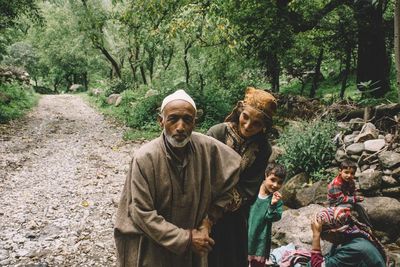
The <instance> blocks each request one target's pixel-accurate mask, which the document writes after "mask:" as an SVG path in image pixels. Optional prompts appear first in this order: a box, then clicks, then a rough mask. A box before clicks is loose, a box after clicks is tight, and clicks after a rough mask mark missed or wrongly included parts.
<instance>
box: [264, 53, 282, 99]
mask: <svg viewBox="0 0 400 267" xmlns="http://www.w3.org/2000/svg"><path fill="white" fill-rule="evenodd" d="M266 68H267V77H268V79H269V81H270V83H271V87H272V88H271V89H272V91H273V92H279V75H280V63H279V60H278V55H277V53H276V52H267V55H266Z"/></svg>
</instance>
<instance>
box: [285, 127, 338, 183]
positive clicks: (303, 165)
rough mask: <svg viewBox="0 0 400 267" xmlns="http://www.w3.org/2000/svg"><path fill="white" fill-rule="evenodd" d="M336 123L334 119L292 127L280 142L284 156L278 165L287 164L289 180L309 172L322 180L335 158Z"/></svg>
mask: <svg viewBox="0 0 400 267" xmlns="http://www.w3.org/2000/svg"><path fill="white" fill-rule="evenodd" d="M335 129H336V123H335V122H334V121H332V120H324V121H316V122H302V123H300V125H296V126H291V127H289V129H288V130H287V131H285V132H284V133H283V134H282V135H281V137H280V138H279V139H278V146H280V147H281V148H283V150H284V153H283V154H282V155H281V156H280V157H279V158H278V162H279V163H281V164H283V165H285V166H286V168H287V170H288V177H292V176H293V175H295V174H297V173H300V172H306V173H308V174H310V176H311V178H312V180H314V181H316V180H321V179H324V178H325V177H326V176H325V175H324V171H325V169H326V168H327V167H328V166H329V165H330V163H331V162H332V160H333V159H334V156H335V151H336V146H335V144H334V142H333V136H334V134H335Z"/></svg>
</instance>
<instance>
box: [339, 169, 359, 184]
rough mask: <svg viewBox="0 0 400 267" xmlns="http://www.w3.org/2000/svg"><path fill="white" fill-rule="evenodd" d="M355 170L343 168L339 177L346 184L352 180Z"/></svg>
mask: <svg viewBox="0 0 400 267" xmlns="http://www.w3.org/2000/svg"><path fill="white" fill-rule="evenodd" d="M355 172H356V170H355V169H354V168H351V167H350V168H343V169H341V170H340V176H341V177H342V179H343V180H344V181H346V182H348V181H351V180H353V179H354V174H355Z"/></svg>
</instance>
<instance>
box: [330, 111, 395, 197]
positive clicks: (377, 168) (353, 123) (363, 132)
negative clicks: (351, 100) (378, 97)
mask: <svg viewBox="0 0 400 267" xmlns="http://www.w3.org/2000/svg"><path fill="white" fill-rule="evenodd" d="M339 127H340V128H341V129H342V133H341V134H339V135H337V136H336V138H335V140H336V142H337V145H338V150H337V152H336V156H335V160H336V162H337V163H340V162H342V161H343V160H345V159H350V160H352V161H354V162H356V163H357V165H358V168H357V172H356V177H357V178H358V186H359V190H360V191H361V192H363V193H364V195H366V196H388V197H393V198H397V199H400V145H399V143H398V140H397V138H398V137H396V136H394V135H393V134H390V133H387V134H385V133H382V132H380V131H379V130H378V129H377V128H376V127H375V125H374V124H372V123H364V121H363V120H362V119H352V120H350V122H347V123H340V124H339Z"/></svg>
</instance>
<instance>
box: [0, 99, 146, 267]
mask: <svg viewBox="0 0 400 267" xmlns="http://www.w3.org/2000/svg"><path fill="white" fill-rule="evenodd" d="M123 132H124V128H123V127H121V126H118V125H116V124H115V123H113V122H111V121H110V120H108V119H106V118H104V117H103V116H102V115H100V114H99V113H98V112H97V111H95V110H94V109H93V108H91V107H90V106H89V105H88V104H87V103H86V102H85V101H83V100H82V99H81V98H80V97H79V96H77V95H48V96H42V98H41V99H40V101H39V105H38V107H36V108H35V109H34V110H33V111H32V112H30V113H29V114H28V115H27V116H26V117H25V118H23V119H21V120H18V121H14V122H12V123H10V124H6V125H0V266H115V264H116V257H115V247H114V241H113V230H112V229H113V216H114V214H115V211H116V201H117V200H118V197H119V193H120V191H121V190H122V186H123V183H124V180H125V173H126V170H127V168H128V163H129V160H130V158H131V156H132V154H133V151H134V150H135V149H136V148H138V147H139V146H140V144H139V143H134V142H124V141H123V140H122V134H123Z"/></svg>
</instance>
